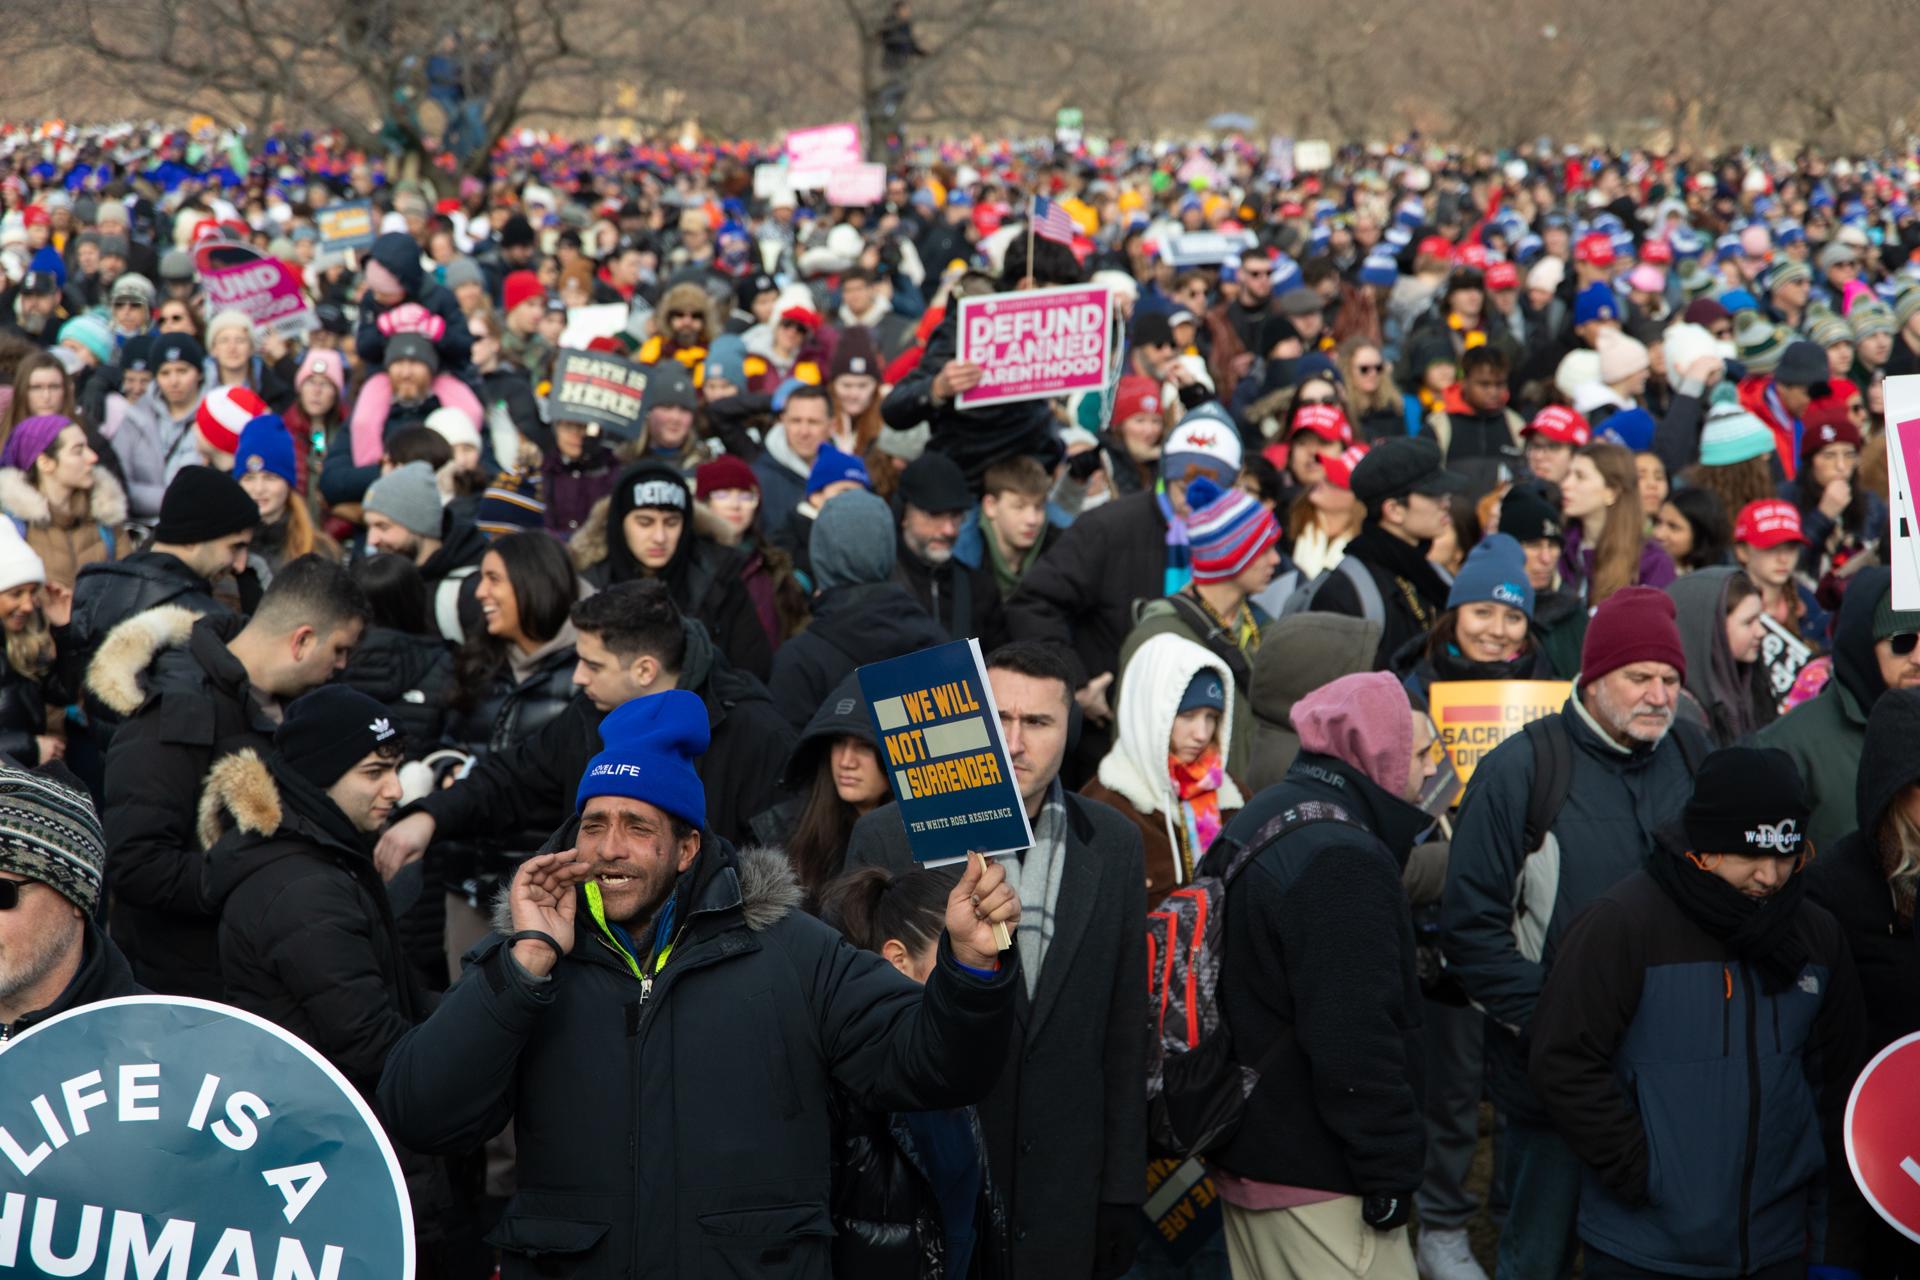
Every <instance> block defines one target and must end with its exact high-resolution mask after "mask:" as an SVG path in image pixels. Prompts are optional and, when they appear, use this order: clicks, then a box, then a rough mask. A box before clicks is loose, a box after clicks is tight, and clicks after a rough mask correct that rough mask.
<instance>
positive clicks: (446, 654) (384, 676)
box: [334, 627, 453, 751]
mask: <svg viewBox="0 0 1920 1280" xmlns="http://www.w3.org/2000/svg"><path fill="white" fill-rule="evenodd" d="M334 680H335V681H336V682H337V683H340V684H344V685H346V686H347V687H348V688H349V689H358V690H359V691H360V692H362V693H364V694H366V695H367V696H368V697H369V698H372V699H374V700H375V701H377V702H381V703H384V704H385V705H386V708H387V710H388V711H390V712H392V713H393V719H394V723H395V724H396V725H398V726H399V728H400V731H401V732H402V733H403V734H405V735H406V737H407V739H408V742H409V744H410V746H411V747H412V748H415V749H417V750H419V751H427V750H431V749H432V748H434V747H436V746H438V745H440V740H441V738H442V737H443V736H444V735H445V733H446V729H447V702H448V699H449V698H451V697H452V695H453V649H452V648H451V647H450V646H449V645H448V644H447V641H446V640H445V639H444V638H443V637H441V636H440V635H438V634H435V635H424V636H423V635H415V634H413V633H412V632H410V631H401V630H398V629H397V628H394V627H368V628H367V631H366V634H365V635H363V636H362V637H361V638H360V643H359V644H357V645H355V646H354V648H353V653H352V654H351V655H350V656H349V657H348V658H347V665H346V666H345V667H344V668H343V669H342V670H341V672H340V674H339V675H337V676H335V677H334Z"/></svg>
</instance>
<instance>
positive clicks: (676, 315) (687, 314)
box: [667, 311, 706, 320]
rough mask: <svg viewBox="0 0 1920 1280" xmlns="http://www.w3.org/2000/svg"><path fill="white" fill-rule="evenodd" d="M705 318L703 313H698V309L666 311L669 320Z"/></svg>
mask: <svg viewBox="0 0 1920 1280" xmlns="http://www.w3.org/2000/svg"><path fill="white" fill-rule="evenodd" d="M705 318H706V317H705V316H703V315H701V314H700V313H699V312H698V311H669V312H667V319H669V320H704V319H705Z"/></svg>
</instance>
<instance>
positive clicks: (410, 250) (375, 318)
mask: <svg viewBox="0 0 1920 1280" xmlns="http://www.w3.org/2000/svg"><path fill="white" fill-rule="evenodd" d="M367 253H368V256H369V257H371V258H372V259H373V260H374V261H375V262H377V263H379V264H380V265H381V266H383V267H385V268H386V269H387V270H388V271H390V272H392V273H393V277H394V279H396V280H398V281H399V282H400V287H401V288H402V289H404V290H406V294H407V296H406V299H405V301H408V302H417V303H419V304H420V305H421V306H423V307H425V308H426V309H427V310H429V311H431V312H433V314H434V315H436V316H439V317H440V319H441V320H442V321H443V322H445V324H446V331H445V332H444V333H442V334H441V335H440V340H439V341H437V342H435V343H434V344H433V346H434V349H435V350H436V351H438V352H439V353H440V369H441V371H442V372H444V373H458V372H459V371H460V370H462V369H464V368H466V367H467V362H468V361H469V360H470V359H471V358H472V356H473V334H472V332H470V331H469V330H468V328H467V317H466V315H465V314H464V313H463V312H462V311H461V310H460V303H459V301H458V300H457V299H455V297H454V296H453V291H452V290H451V289H447V288H445V287H443V286H441V285H439V284H437V283H435V282H434V281H432V280H430V279H428V278H427V273H426V271H425V270H424V269H423V268H422V267H421V265H420V246H419V244H417V243H416V242H415V241H414V238H413V237H412V236H410V235H408V234H407V233H406V232H404V231H389V232H387V233H386V234H385V235H383V236H381V237H380V238H379V239H378V240H375V241H374V242H373V247H372V248H371V249H369V250H368V251H367ZM388 310H389V308H387V307H385V306H383V305H381V304H380V303H379V302H377V301H375V300H374V296H373V290H372V289H368V290H367V291H366V292H365V293H363V294H361V295H360V327H359V329H358V330H356V331H355V333H354V335H353V345H354V348H355V349H356V350H357V351H359V353H360V359H361V361H362V362H364V363H365V364H366V365H367V366H368V367H369V368H372V369H379V368H383V367H384V366H385V365H386V362H387V335H386V334H384V333H382V332H380V317H381V316H383V315H385V314H386V313H387V311H388Z"/></svg>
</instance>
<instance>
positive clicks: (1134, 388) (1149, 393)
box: [1112, 373, 1160, 427]
mask: <svg viewBox="0 0 1920 1280" xmlns="http://www.w3.org/2000/svg"><path fill="white" fill-rule="evenodd" d="M1159 412H1160V384H1159V383H1157V382H1155V381H1154V380H1153V379H1152V378H1143V377H1141V376H1140V375H1139V374H1137V373H1130V374H1128V375H1127V376H1126V377H1124V378H1122V379H1120V385H1119V386H1118V387H1116V388H1114V392H1113V418H1112V425H1114V426H1116V427H1117V426H1119V425H1120V424H1121V423H1123V422H1125V421H1126V420H1127V419H1128V418H1131V417H1133V416H1134V415H1136V414H1141V413H1159Z"/></svg>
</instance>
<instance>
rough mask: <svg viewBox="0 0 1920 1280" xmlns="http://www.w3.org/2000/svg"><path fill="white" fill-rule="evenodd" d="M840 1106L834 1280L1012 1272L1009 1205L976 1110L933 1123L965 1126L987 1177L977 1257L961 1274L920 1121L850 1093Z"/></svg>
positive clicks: (991, 1276)
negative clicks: (862, 1103) (919, 1133)
mask: <svg viewBox="0 0 1920 1280" xmlns="http://www.w3.org/2000/svg"><path fill="white" fill-rule="evenodd" d="M834 1101H835V1110H836V1117H835V1120H834V1126H833V1132H834V1141H833V1229H834V1232H835V1234H834V1240H833V1274H834V1277H835V1280H966V1277H974V1278H975V1280H1001V1278H1002V1277H1009V1276H1011V1275H1012V1274H1013V1263H1012V1258H1011V1257H1010V1256H1009V1253H1008V1249H1007V1236H1008V1232H1007V1206H1006V1202H1005V1200H1004V1198H1003V1197H1002V1196H1001V1195H1000V1193H999V1189H998V1188H997V1187H995V1186H994V1184H993V1173H992V1170H990V1169H989V1168H988V1167H987V1138H986V1134H985V1133H984V1132H982V1130H981V1128H980V1119H979V1117H978V1116H977V1115H975V1114H974V1112H973V1109H972V1108H970V1107H969V1108H967V1109H965V1110H961V1111H950V1112H941V1113H934V1114H933V1115H932V1116H928V1117H927V1119H929V1120H934V1119H937V1120H946V1119H948V1118H952V1119H953V1120H954V1121H955V1122H964V1124H965V1125H966V1128H967V1131H968V1136H969V1137H970V1138H971V1139H972V1150H973V1157H974V1162H975V1165H976V1167H977V1168H978V1169H979V1172H980V1190H979V1193H978V1194H977V1195H975V1196H974V1204H973V1218H972V1222H971V1225H972V1231H973V1252H972V1254H971V1255H970V1257H969V1259H968V1263H967V1269H966V1270H965V1271H955V1270H954V1268H953V1260H952V1259H951V1258H950V1257H949V1256H948V1255H947V1239H946V1234H947V1233H946V1224H945V1220H944V1219H943V1217H942V1216H941V1205H940V1200H939V1197H938V1195H937V1193H936V1192H935V1190H934V1187H933V1183H932V1179H931V1174H930V1160H931V1158H932V1155H933V1153H930V1152H925V1151H922V1150H921V1146H920V1143H919V1141H918V1140H917V1139H916V1137H915V1131H914V1123H915V1120H916V1119H918V1118H919V1117H911V1118H910V1117H908V1116H906V1115H902V1114H901V1113H899V1112H886V1111H872V1110H867V1109H864V1108H861V1107H859V1106H858V1105H856V1104H855V1103H854V1102H853V1100H852V1099H851V1098H848V1097H846V1096H845V1095H844V1094H843V1095H840V1096H838V1097H836V1098H835V1100H834Z"/></svg>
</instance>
